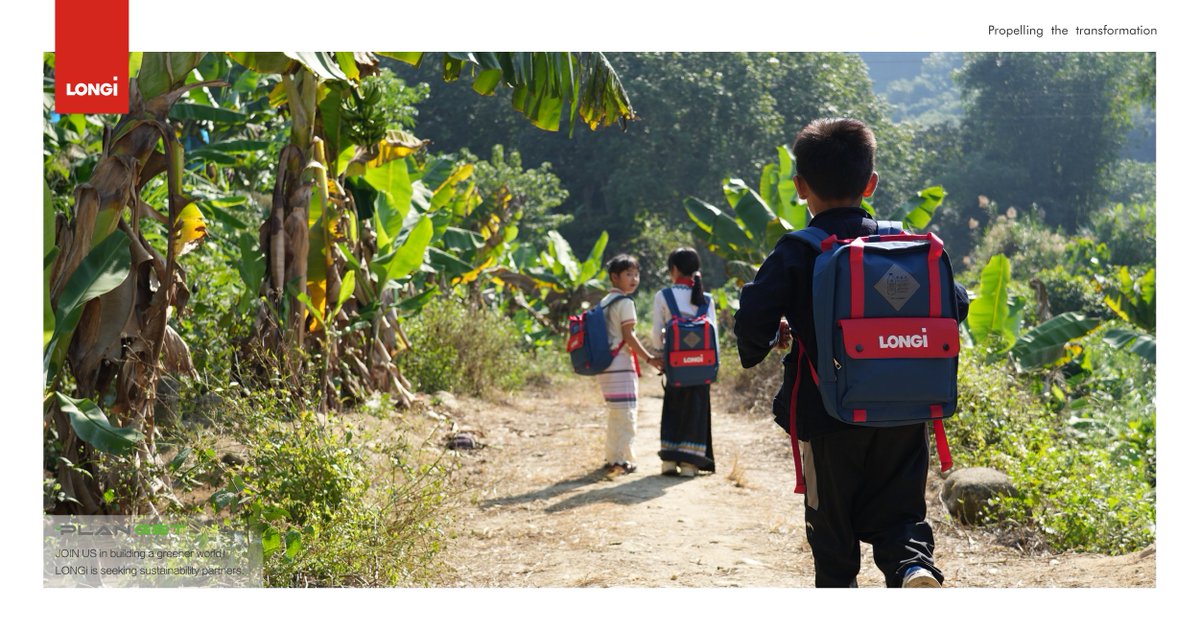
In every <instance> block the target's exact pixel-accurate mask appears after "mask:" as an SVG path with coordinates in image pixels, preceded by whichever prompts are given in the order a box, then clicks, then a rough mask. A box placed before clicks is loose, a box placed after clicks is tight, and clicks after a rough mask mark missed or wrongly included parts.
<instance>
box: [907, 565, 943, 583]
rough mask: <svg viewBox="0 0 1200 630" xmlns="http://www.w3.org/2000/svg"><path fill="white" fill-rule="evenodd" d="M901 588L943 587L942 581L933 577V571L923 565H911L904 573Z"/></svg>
mask: <svg viewBox="0 0 1200 630" xmlns="http://www.w3.org/2000/svg"><path fill="white" fill-rule="evenodd" d="M900 586H901V588H941V587H942V583H941V582H938V581H937V578H935V577H933V573H931V572H930V571H929V569H926V568H925V567H922V566H914V567H910V568H909V569H908V571H907V572H906V573H905V574H904V581H903V582H901V584H900Z"/></svg>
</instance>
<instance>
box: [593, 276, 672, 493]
mask: <svg viewBox="0 0 1200 630" xmlns="http://www.w3.org/2000/svg"><path fill="white" fill-rule="evenodd" d="M608 278H609V281H611V282H612V285H613V288H612V289H611V290H610V291H609V294H608V295H606V296H605V297H604V299H602V300H600V304H601V306H603V307H604V319H605V323H606V324H607V327H608V340H609V349H610V350H612V351H613V352H615V353H616V354H615V356H614V357H613V362H612V365H609V366H608V369H606V370H604V371H603V372H601V373H600V374H597V375H596V380H597V382H598V383H599V384H600V391H601V393H603V394H604V405H605V407H607V408H608V435H607V438H606V440H605V455H604V467H605V472H606V473H607V474H609V475H618V474H628V473H631V472H633V471H634V470H636V469H637V459H636V457H635V456H634V453H633V438H634V436H635V435H636V434H637V399H638V380H637V379H638V376H639V375H640V373H641V370H640V366H639V364H638V360H637V359H638V357H639V356H640V357H642V358H643V359H644V360H645V361H646V362H647V363H649V364H650V365H653V366H654V367H656V368H658V369H662V360H661V359H659V358H658V357H656V356H654V355H652V354H650V351H649V350H646V347H645V346H643V345H642V342H641V341H639V340H638V338H637V336H636V335H634V334H633V327H634V326H635V325H636V324H637V314H636V313H635V312H634V308H633V300H632V299H624V298H627V297H628V296H629V295H630V294H631V293H633V292H634V291H636V290H637V287H638V283H639V282H640V280H641V276H640V271H639V268H638V261H637V259H636V258H634V257H633V256H630V255H628V254H620V255H618V256H617V257H615V258H613V259H612V260H610V261H609V262H608Z"/></svg>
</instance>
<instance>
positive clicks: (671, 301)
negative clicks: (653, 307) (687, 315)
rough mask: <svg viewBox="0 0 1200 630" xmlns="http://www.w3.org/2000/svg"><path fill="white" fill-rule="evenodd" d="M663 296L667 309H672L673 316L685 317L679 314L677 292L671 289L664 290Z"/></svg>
mask: <svg viewBox="0 0 1200 630" xmlns="http://www.w3.org/2000/svg"><path fill="white" fill-rule="evenodd" d="M662 294H663V298H664V299H666V301H667V308H669V309H671V315H672V316H674V317H683V315H681V314H680V313H679V303H678V302H676V301H675V292H674V291H672V290H671V287H667V288H665V289H663V290H662Z"/></svg>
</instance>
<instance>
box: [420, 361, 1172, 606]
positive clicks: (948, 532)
mask: <svg viewBox="0 0 1200 630" xmlns="http://www.w3.org/2000/svg"><path fill="white" fill-rule="evenodd" d="M641 396H642V397H641V408H640V412H639V426H638V435H637V440H636V443H635V444H636V450H637V454H638V463H639V464H640V468H639V469H638V470H637V471H636V472H634V473H633V474H630V475H623V476H619V477H616V478H608V477H606V476H605V475H604V474H603V473H602V472H601V470H600V464H601V460H602V457H603V452H604V449H603V440H604V425H603V424H602V423H603V422H604V420H605V416H604V410H603V409H602V408H601V405H600V403H599V401H600V395H599V392H598V391H597V390H596V389H595V384H594V383H593V382H591V381H590V380H589V379H584V378H578V379H572V380H571V381H570V382H569V383H567V384H566V385H564V386H561V387H558V388H545V389H541V390H538V389H534V390H528V391H525V392H522V393H521V394H520V395H515V396H513V397H511V398H508V399H503V400H491V401H483V400H475V399H469V400H468V399H458V400H455V399H454V398H453V397H450V396H448V395H447V396H444V397H442V398H441V401H439V399H438V397H434V398H433V399H431V402H432V403H433V406H432V407H431V410H432V411H434V412H436V413H440V414H443V415H445V416H447V417H448V420H447V421H448V422H450V421H452V422H453V423H454V424H455V425H456V426H455V428H456V430H459V431H471V432H474V435H475V436H476V437H477V438H478V440H479V442H480V443H481V444H482V447H481V448H478V449H475V450H460V451H454V452H453V454H454V456H455V457H457V458H458V459H459V460H460V463H461V467H460V468H459V469H458V471H457V472H456V473H455V475H454V480H453V486H454V487H455V488H456V490H457V492H456V493H455V494H456V500H455V501H454V502H453V503H454V504H455V507H454V511H455V517H454V521H455V525H454V529H455V532H456V534H455V537H454V538H453V540H451V541H450V542H449V545H448V548H447V550H446V551H445V553H444V555H443V560H444V561H445V562H446V564H447V567H448V570H447V571H446V572H445V577H444V579H443V581H442V582H441V583H439V584H438V586H449V587H609V586H635V587H676V586H678V587H809V586H812V584H813V568H812V560H811V556H810V554H809V550H808V545H807V543H806V542H805V540H804V516H803V509H802V500H803V498H802V497H801V496H800V495H796V494H793V493H792V486H793V484H794V476H793V475H794V473H793V472H792V464H791V451H790V447H789V445H788V441H787V439H786V435H785V434H784V433H783V432H782V431H780V430H779V429H778V428H777V427H776V426H775V424H774V423H773V422H771V420H770V419H769V418H768V417H766V416H764V415H762V414H756V415H748V414H739V413H736V412H734V413H731V412H729V405H728V404H723V402H727V401H719V400H716V401H714V404H713V409H714V417H713V442H714V448H715V456H716V461H717V472H716V473H715V474H711V475H701V476H699V477H696V478H694V479H683V478H680V477H666V476H663V475H661V474H659V470H660V468H659V461H658V458H657V456H656V452H657V450H658V445H657V443H658V426H659V416H660V413H661V408H662V389H661V387H660V386H659V384H658V382H657V378H656V377H653V376H648V375H647V376H644V377H643V378H642V381H641ZM439 402H440V403H441V404H438V403H439ZM940 488H941V479H940V478H939V476H938V475H937V474H935V473H933V472H932V471H931V474H930V482H929V486H928V491H927V501H928V505H929V519H930V521H931V522H932V524H933V528H934V532H935V537H936V542H937V551H936V559H937V562H938V565H939V567H940V568H941V569H942V570H943V572H944V573H945V575H946V586H950V587H1154V586H1155V583H1156V582H1155V563H1156V556H1155V551H1154V549H1153V548H1150V549H1147V550H1144V551H1142V552H1138V553H1134V554H1129V555H1125V556H1118V557H1109V556H1099V555H1086V554H1052V553H1048V552H1044V551H1042V552H1034V551H1030V550H1028V549H1019V548H1016V547H1014V546H1011V545H1005V544H1001V543H1000V541H999V539H998V538H997V537H996V536H994V535H992V534H990V533H988V532H986V531H984V530H980V529H973V528H967V527H964V526H961V525H958V524H957V523H955V522H953V521H951V520H950V518H949V517H948V516H947V514H946V510H945V508H944V507H943V506H942V505H941V503H940V501H939V500H938V498H937V496H938V492H939V490H940ZM859 585H860V586H862V587H881V586H882V585H883V580H882V577H881V575H880V573H879V571H878V570H877V569H875V567H874V564H873V563H872V561H871V554H870V549H869V548H868V547H865V546H864V548H863V554H862V571H861V573H860V575H859Z"/></svg>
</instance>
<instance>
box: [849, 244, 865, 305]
mask: <svg viewBox="0 0 1200 630" xmlns="http://www.w3.org/2000/svg"><path fill="white" fill-rule="evenodd" d="M865 295H866V294H865V293H864V290H863V240H862V239H861V238H856V239H854V241H853V242H851V243H850V317H853V318H855V319H857V318H860V317H862V316H863V302H864V300H865Z"/></svg>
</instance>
